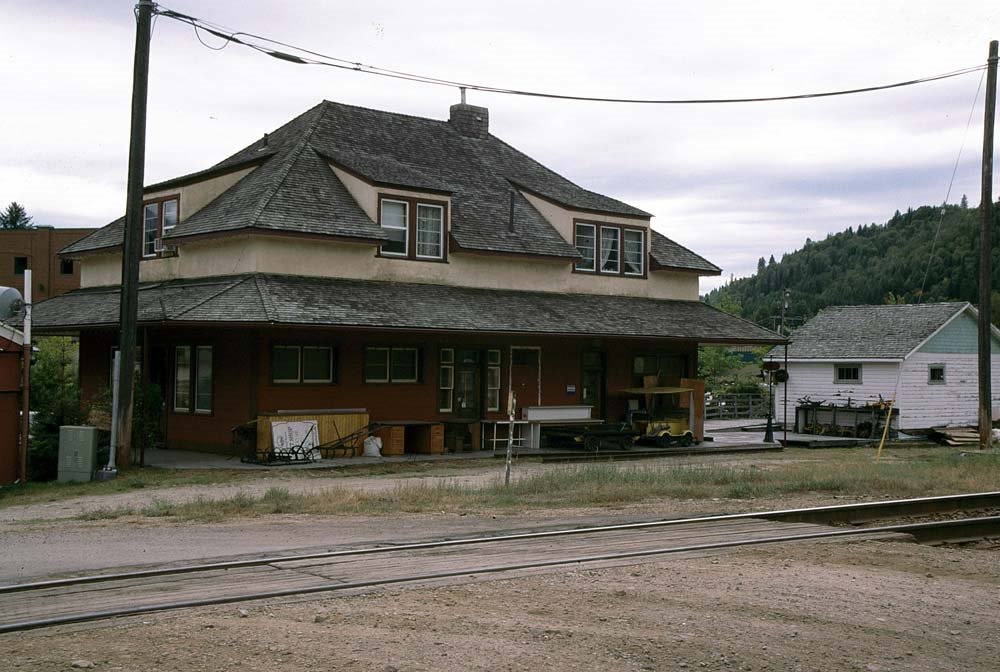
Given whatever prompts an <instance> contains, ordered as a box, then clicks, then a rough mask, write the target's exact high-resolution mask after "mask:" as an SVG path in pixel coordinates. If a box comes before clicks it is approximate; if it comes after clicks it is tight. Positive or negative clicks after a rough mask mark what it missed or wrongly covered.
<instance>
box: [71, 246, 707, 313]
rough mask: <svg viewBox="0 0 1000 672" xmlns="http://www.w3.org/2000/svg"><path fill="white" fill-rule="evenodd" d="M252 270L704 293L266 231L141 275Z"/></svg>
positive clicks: (685, 278) (201, 249) (661, 279)
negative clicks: (412, 256) (400, 253)
mask: <svg viewBox="0 0 1000 672" xmlns="http://www.w3.org/2000/svg"><path fill="white" fill-rule="evenodd" d="M253 272H257V273H278V274H287V275H302V276H311V277H322V278H332V277H338V278H353V279H359V280H391V281H396V282H429V283H434V284H442V285H457V286H466V287H485V288H491V289H513V290H532V291H549V292H563V293H577V294H604V295H617V296H644V297H649V298H658V299H680V300H686V301H697V300H698V278H697V276H693V275H691V274H686V273H655V274H651V275H650V277H649V278H648V279H647V280H642V279H632V278H622V277H608V276H598V277H593V276H589V275H583V274H580V273H573V272H572V271H571V262H569V261H563V260H551V261H549V260H543V259H537V258H525V259H519V258H517V257H504V256H496V255H476V254H464V253H458V254H451V255H450V256H449V258H448V262H447V263H440V262H422V261H412V260H409V259H393V258H387V257H379V256H376V254H375V247H374V246H373V245H369V244H350V243H344V242H342V241H329V242H327V241H321V240H320V241H317V240H314V239H309V240H305V239H299V238H285V237H280V236H264V235H243V236H227V237H225V238H217V239H214V240H205V241H199V242H190V243H187V244H185V245H181V246H179V247H178V254H177V256H176V257H169V258H165V259H148V260H144V261H143V262H142V264H141V265H140V267H139V279H140V281H142V282H153V281H160V280H172V279H178V278H194V277H206V276H219V275H234V274H239V273H253ZM120 278H121V256H120V255H119V254H118V253H114V254H102V255H94V256H92V257H86V258H84V259H83V262H82V265H81V274H80V283H81V286H83V287H97V286H106V285H115V284H118V283H119V282H120V281H121V280H120Z"/></svg>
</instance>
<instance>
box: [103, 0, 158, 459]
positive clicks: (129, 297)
mask: <svg viewBox="0 0 1000 672" xmlns="http://www.w3.org/2000/svg"><path fill="white" fill-rule="evenodd" d="M135 10H136V11H135V17H136V27H135V62H134V65H133V69H132V131H131V136H130V138H129V148H128V186H127V188H126V189H127V196H126V200H125V232H124V236H125V238H124V241H123V243H122V289H121V307H120V312H119V319H118V326H119V327H120V329H121V331H120V334H119V337H118V350H119V352H120V353H121V359H120V362H121V364H120V366H121V375H120V376H119V379H118V380H119V382H118V425H117V432H116V436H117V439H118V445H117V446H112V447H111V449H112V450H114V451H115V452H116V454H117V458H118V459H117V463H118V466H121V467H126V466H128V465H129V464H131V459H132V400H133V397H134V395H133V387H134V383H135V340H136V321H137V317H138V312H139V255H140V254H141V252H142V249H141V248H142V188H143V179H144V177H145V176H144V172H145V171H144V168H145V162H146V95H147V91H148V88H149V34H150V22H151V20H152V16H153V2H152V0H139V2H138V4H136V6H135Z"/></svg>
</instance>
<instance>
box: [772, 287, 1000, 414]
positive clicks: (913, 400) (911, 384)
mask: <svg viewBox="0 0 1000 672" xmlns="http://www.w3.org/2000/svg"><path fill="white" fill-rule="evenodd" d="M978 319H979V314H978V312H977V311H976V309H975V308H973V307H972V306H971V305H970V304H968V303H925V304H918V305H887V306H833V307H830V308H827V309H825V310H823V311H821V312H820V313H819V314H818V315H817V316H816V317H814V318H813V319H811V320H809V321H808V322H807V323H806V324H804V325H803V326H802V327H801V328H800V329H798V330H796V331H795V332H794V333H792V335H791V336H790V337H789V341H790V342H789V345H788V382H787V383H785V384H779V385H777V386H776V388H775V395H774V405H775V417H776V420H777V421H778V422H783V421H784V417H785V408H784V399H785V389H784V387H785V385H787V386H788V419H789V422H793V421H794V419H795V407H796V406H797V405H799V402H800V400H804V399H805V398H808V400H809V401H812V402H825V403H827V404H834V405H837V406H848V405H852V406H864V405H866V404H868V403H871V402H877V401H879V400H884V401H889V400H891V399H894V400H895V404H894V407H895V408H897V409H898V410H899V427H900V428H901V429H903V430H916V429H927V428H930V427H939V426H943V425H975V424H977V423H978V420H979V418H978V415H979V385H978V379H979V373H978V363H977V362H978V358H977V352H978V332H977V329H978V327H977V325H978ZM992 331H993V334H992V339H991V363H992V367H991V368H992V395H991V396H992V405H993V417H994V418H996V417H997V416H998V411H1000V330H997V329H996V327H993V328H992ZM783 358H784V348H781V347H778V348H775V349H774V350H772V351H771V352H770V353H769V354H768V359H773V360H774V361H776V362H782V360H783Z"/></svg>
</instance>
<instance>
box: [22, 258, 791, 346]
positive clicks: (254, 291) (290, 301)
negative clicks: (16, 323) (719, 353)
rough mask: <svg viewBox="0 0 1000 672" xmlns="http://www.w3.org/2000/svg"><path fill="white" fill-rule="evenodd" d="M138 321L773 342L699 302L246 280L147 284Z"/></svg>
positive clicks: (59, 319) (88, 319)
mask: <svg viewBox="0 0 1000 672" xmlns="http://www.w3.org/2000/svg"><path fill="white" fill-rule="evenodd" d="M118 303H119V289H118V288H117V287H114V288H110V287H108V288H93V289H79V290H75V291H73V292H69V293H66V294H63V295H61V296H58V297H55V298H52V299H49V300H48V301H44V302H42V303H39V304H38V305H37V306H35V310H34V324H35V326H36V329H38V330H39V331H40V332H46V331H48V332H58V331H66V330H78V329H81V328H88V327H102V326H114V325H116V324H117V323H118ZM138 319H139V322H140V323H145V324H154V323H202V324H204V323H215V324H218V323H229V324H233V325H236V324H276V325H278V324H280V325H302V326H316V327H322V326H330V327H356V328H372V329H406V330H421V329H427V330H438V331H465V332H490V333H498V332H499V333H534V334H564V335H592V336H625V337H652V338H665V339H674V340H692V341H699V342H712V343H779V342H782V339H781V337H780V336H778V335H777V334H775V333H774V332H771V331H768V330H767V329H764V328H762V327H759V326H757V325H755V324H753V323H752V322H749V321H747V320H743V319H740V318H737V317H733V316H731V315H728V314H727V313H724V312H722V311H720V310H717V309H715V308H712V307H711V306H709V305H707V304H704V303H701V302H699V301H679V300H663V299H649V298H640V297H622V296H601V295H593V294H557V293H553V292H526V291H513V290H498V289H482V288H473V287H455V286H446V285H432V284H419V283H400V282H381V281H373V280H350V279H342V278H311V277H301V276H289V275H268V274H246V275H237V276H226V277H217V278H202V279H196V280H174V281H170V282H159V283H147V284H144V285H142V286H141V288H140V291H139V318H138Z"/></svg>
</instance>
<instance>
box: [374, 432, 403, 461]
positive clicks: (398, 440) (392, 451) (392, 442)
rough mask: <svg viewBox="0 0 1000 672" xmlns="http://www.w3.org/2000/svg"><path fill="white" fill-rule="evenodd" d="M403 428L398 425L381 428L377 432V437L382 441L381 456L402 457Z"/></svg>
mask: <svg viewBox="0 0 1000 672" xmlns="http://www.w3.org/2000/svg"><path fill="white" fill-rule="evenodd" d="M405 429H406V428H405V427H401V426H399V425H395V426H391V427H382V428H381V429H379V430H378V435H379V437H380V438H381V439H382V454H383V455H402V454H403V452H404V449H405V448H406V442H405V439H404V435H405V433H404V430H405Z"/></svg>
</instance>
